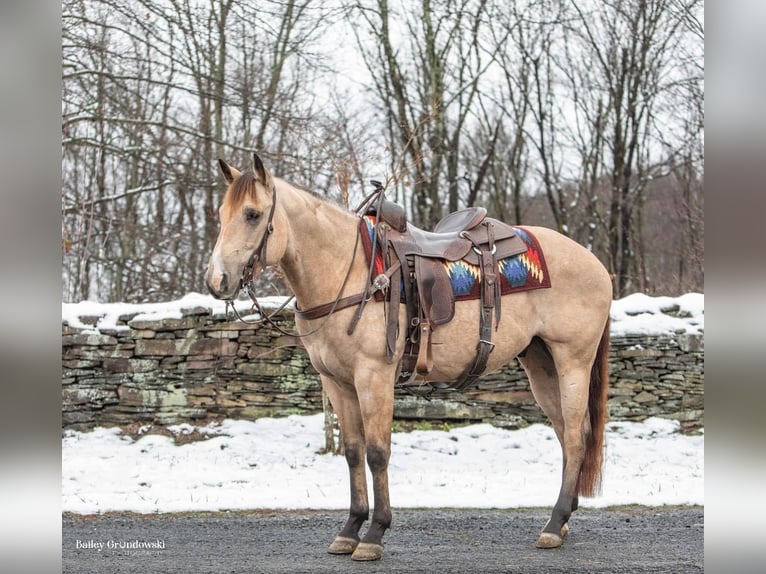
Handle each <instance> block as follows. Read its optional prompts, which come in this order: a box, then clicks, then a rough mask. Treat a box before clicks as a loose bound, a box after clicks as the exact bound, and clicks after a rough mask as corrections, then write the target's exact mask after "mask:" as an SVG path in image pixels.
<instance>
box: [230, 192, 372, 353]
mask: <svg viewBox="0 0 766 574" xmlns="http://www.w3.org/2000/svg"><path fill="white" fill-rule="evenodd" d="M276 205H277V187H276V185H275V184H274V182H273V181H272V183H271V208H270V209H269V216H268V219H267V220H266V230H265V231H264V233H263V237H261V241H260V242H259V243H258V246H257V247H256V248H255V249H254V250H253V253H252V254H251V255H250V258H249V259H248V260H247V263H246V264H245V267H244V268H243V269H242V277H241V278H240V289H241V288H244V289H245V290H246V291H247V295H248V297H250V300H251V301H252V302H253V308H254V309H255V310H256V311H257V312H258V314H259V315H260V317H261V319H260V320H258V321H248V320H247V319H244V318H243V317H242V316H241V315H240V314H239V311H237V308H236V307H235V305H234V301H233V300H231V299H228V300H227V301H226V313H228V311H229V307H231V309H232V310H233V311H234V315H236V317H237V319H239V320H240V321H242V322H243V323H247V324H255V325H258V324H262V323H267V324H268V325H270V326H271V327H273V328H274V329H276V330H277V331H279V332H280V333H281V334H283V335H287V336H289V337H297V338H302V337H308V336H309V335H313V334H314V333H316V332H317V331H319V329H321V328H322V327H324V325H325V324H326V323H327V321H328V320H329V318H330V317H331V316H332V314H333V313H334V312H335V311H336V310H339V309H342V308H345V307H348V306H350V305H349V304H348V300H349V299H350V298H348V297H346V298H341V295H342V294H343V290H344V289H345V288H346V284H347V283H348V279H349V277H350V276H351V270H352V269H353V267H354V261H355V260H356V252H357V247H358V246H359V238H360V236H361V227H360V226H359V225H357V226H356V240H355V241H354V251H353V253H352V256H351V263H349V266H348V270H347V271H346V276H345V277H344V279H343V283H342V284H341V286H340V289H339V290H338V295H337V296H336V297H335V301H334V302H333V303H332V305H331V306H330V307H329V310H328V311H327V312H326V313H324V316H325V320H324V321H322V322H321V323H320V324H319V325H317V327H315V328H314V329H312V330H311V331H309V332H307V333H303V334H300V333H291V332H289V331H285V330H284V329H282V327H280V326H279V325H278V324H277V323H276V322H275V321H274V317H275V316H277V315H278V314H279V313H280V312H281V311H282V310H283V309H284V308H285V307H287V305H289V304H290V302H291V301H292V300H293V299H295V295H291V296H290V297H289V298H288V299H287V300H286V301H285V302H284V303H282V305H280V307H279V308H278V309H277V310H276V311H274V312H273V313H271V314H270V315H269V314H267V313H266V312H265V311H264V309H263V307H262V305H261V304H260V303H259V301H258V298H257V297H256V295H255V284H254V282H253V268H254V267H255V264H256V263H260V264H261V265H262V267H264V268H265V267H266V265H265V261H266V247H267V245H268V241H269V238H270V237H271V234H272V233H274V212H275V209H276ZM352 297H354V298H355V297H356V296H352Z"/></svg>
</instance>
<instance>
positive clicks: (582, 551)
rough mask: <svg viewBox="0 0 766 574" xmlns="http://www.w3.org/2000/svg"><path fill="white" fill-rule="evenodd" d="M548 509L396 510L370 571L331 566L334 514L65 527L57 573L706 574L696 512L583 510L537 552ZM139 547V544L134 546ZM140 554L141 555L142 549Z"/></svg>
mask: <svg viewBox="0 0 766 574" xmlns="http://www.w3.org/2000/svg"><path fill="white" fill-rule="evenodd" d="M548 513H549V510H548V509H526V510H516V509H513V510H455V509H427V510H410V509H407V510H404V509H402V510H397V509H395V510H394V523H393V525H392V528H391V530H390V531H389V532H388V533H387V534H386V536H385V538H384V542H385V545H386V549H385V553H384V555H383V558H382V559H381V560H380V561H379V562H373V563H357V562H353V561H352V560H351V559H350V557H348V556H332V555H330V554H327V553H326V547H327V545H328V544H329V543H330V541H331V540H332V538H333V536H334V535H335V534H336V532H337V531H338V530H339V529H340V527H341V526H342V525H343V523H344V521H345V517H346V512H342V511H257V512H217V513H181V514H156V515H139V514H128V513H114V514H105V515H98V516H79V515H72V514H65V515H64V517H63V571H64V572H66V573H69V572H71V573H77V574H89V573H98V574H103V573H107V572H108V573H115V574H116V573H120V572H130V573H134V572H140V573H142V574H144V573H146V574H148V573H154V572H158V573H175V572H178V573H184V574H191V573H208V572H210V573H216V574H219V573H229V572H248V573H276V572H289V573H332V574H345V573H349V572H353V573H354V574H359V573H364V574H372V573H378V572H386V573H388V572H402V573H405V572H406V573H418V572H427V573H428V572H434V573H438V574H442V573H444V574H446V573H450V574H452V573H455V574H457V573H460V574H465V573H470V572H478V573H482V574H484V573H490V572H505V573H513V574H517V573H518V574H525V573H538V572H540V573H545V574H555V573H559V572H560V573H567V574H572V573H577V572H583V573H585V572H587V573H589V574H594V573H599V572H604V573H606V572H609V573H618V572H619V573H623V572H625V573H634V572H635V573H638V572H651V573H659V572H669V573H673V574H682V573H686V572H703V571H704V548H703V545H704V508H702V507H661V508H647V507H624V508H618V509H605V510H602V509H580V510H578V511H577V512H576V513H575V515H574V516H573V517H572V520H571V521H570V526H571V532H570V534H569V536H568V537H567V539H566V541H565V543H564V546H563V547H561V548H558V549H555V550H538V549H536V548H535V547H534V542H535V538H536V535H537V532H538V531H539V530H540V529H541V528H542V526H543V524H544V523H545V521H546V520H547V518H548ZM139 543H140V544H139ZM141 544H143V547H141Z"/></svg>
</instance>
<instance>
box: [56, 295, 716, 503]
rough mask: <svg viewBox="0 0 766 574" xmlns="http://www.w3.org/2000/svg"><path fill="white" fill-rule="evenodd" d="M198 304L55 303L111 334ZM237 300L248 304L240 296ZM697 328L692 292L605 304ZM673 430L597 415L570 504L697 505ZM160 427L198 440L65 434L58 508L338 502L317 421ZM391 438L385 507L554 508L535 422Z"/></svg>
mask: <svg viewBox="0 0 766 574" xmlns="http://www.w3.org/2000/svg"><path fill="white" fill-rule="evenodd" d="M198 305H203V306H209V307H210V308H211V309H212V310H213V312H215V313H222V312H223V304H222V303H219V302H217V301H215V300H214V299H212V298H209V297H207V296H203V295H196V294H192V295H189V296H187V297H185V298H183V299H182V300H179V301H176V302H171V303H156V304H146V305H125V304H108V305H104V304H98V303H90V302H84V303H77V304H64V305H63V308H62V313H63V319H64V320H66V321H67V322H68V323H69V324H70V325H72V326H76V325H78V323H80V319H79V318H80V317H82V316H86V315H88V316H94V315H97V316H100V317H101V319H100V321H99V322H98V324H97V326H96V328H106V327H112V328H113V327H114V325H115V324H116V321H117V317H119V315H121V314H124V313H135V312H140V313H142V318H149V317H153V318H160V317H167V316H180V313H181V309H182V308H186V307H192V306H198ZM219 307H220V308H219ZM242 308H243V310H246V309H247V308H249V305H247V304H246V303H245V302H242ZM80 324H81V323H80ZM83 326H84V325H83ZM90 328H91V329H92V327H90ZM703 329H704V297H703V295H701V294H688V295H684V296H682V297H677V298H670V297H647V296H645V295H631V296H629V297H626V298H624V299H621V300H619V301H615V302H614V304H613V307H612V333H613V334H627V333H641V334H648V333H663V332H674V333H684V332H685V333H701V332H702V331H703ZM678 429H679V425H678V423H675V422H672V421H667V420H663V419H657V418H652V419H647V420H646V421H644V422H642V423H629V422H612V423H609V425H608V428H607V437H606V458H605V465H604V479H603V489H602V494H601V496H599V497H596V498H591V499H584V500H582V501H581V504H582V505H583V506H591V507H593V506H608V505H616V504H644V505H663V504H704V480H703V475H704V433H702V434H699V435H694V436H687V435H682V434H680V433H679V432H678ZM169 430H170V431H171V432H172V433H174V434H175V435H183V434H188V433H191V432H193V431H196V433H195V434H201V435H202V436H203V438H204V440H197V441H193V442H186V443H185V444H180V445H179V444H176V441H174V440H173V438H171V437H169V436H163V435H157V434H146V435H144V436H140V437H139V438H138V439H137V440H134V439H132V438H130V437H128V436H125V435H124V434H123V433H122V432H121V431H120V429H117V428H109V429H105V428H97V429H95V430H93V431H90V432H76V431H65V432H64V438H63V441H62V502H63V510H64V511H70V512H77V513H84V514H89V513H98V512H106V511H111V510H129V511H135V512H143V513H151V512H175V511H187V510H221V509H254V508H322V509H336V508H347V507H348V502H349V501H348V492H349V488H348V472H347V470H346V463H345V460H344V459H343V457H337V456H332V455H321V454H318V451H319V450H320V449H321V447H322V446H323V441H324V434H323V431H322V415H315V416H291V417H287V418H281V419H259V420H257V421H254V422H248V421H235V420H225V421H223V422H222V423H220V424H214V425H209V426H205V427H191V426H189V425H177V426H173V427H169ZM179 442H185V441H179ZM392 442H393V447H392V455H391V463H390V489H391V503H392V505H393V506H394V507H399V508H401V507H445V506H447V507H472V508H490V507H500V508H506V507H527V506H550V505H552V504H553V503H554V502H555V498H556V495H557V493H558V489H559V486H560V484H559V481H560V473H561V468H560V467H561V455H560V449H559V446H558V443H557V441H556V438H555V435H554V433H553V431H552V429H550V428H549V427H547V426H545V425H540V424H536V425H532V426H530V427H528V428H525V429H521V430H515V431H509V430H503V429H498V428H495V427H492V426H491V425H487V424H478V425H470V426H465V427H460V428H455V429H452V430H450V431H435V430H429V431H413V432H410V433H394V434H393V438H392ZM368 478H369V477H368Z"/></svg>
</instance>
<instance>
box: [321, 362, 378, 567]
mask: <svg viewBox="0 0 766 574" xmlns="http://www.w3.org/2000/svg"><path fill="white" fill-rule="evenodd" d="M321 379H322V385H323V387H324V389H325V391H326V392H327V395H328V396H329V398H330V402H331V403H332V406H333V409H335V412H336V414H337V415H338V422H339V423H340V430H341V436H342V439H343V449H344V451H345V455H346V462H347V463H348V472H349V478H350V480H349V482H350V486H351V507H350V510H349V514H348V520H346V524H345V526H343V529H342V530H341V531H340V533H339V534H338V535H337V536H336V537H335V540H333V541H332V544H330V547H329V548H328V549H327V551H328V552H329V553H330V554H351V553H352V552H354V550H355V549H356V547H357V545H358V544H359V529H360V528H361V527H362V524H363V523H364V521H365V520H367V517H368V516H369V513H370V507H369V501H368V500H367V476H366V474H365V468H364V461H365V447H364V430H363V426H362V415H361V411H360V410H359V399H358V397H357V395H356V390H355V389H354V387H352V386H351V385H343V384H341V383H337V382H335V381H334V380H332V379H330V378H328V377H325V376H322V377H321Z"/></svg>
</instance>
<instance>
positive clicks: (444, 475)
mask: <svg viewBox="0 0 766 574" xmlns="http://www.w3.org/2000/svg"><path fill="white" fill-rule="evenodd" d="M322 422H323V415H321V414H319V415H312V416H298V415H293V416H290V417H286V418H280V419H272V418H263V419H259V420H256V421H254V422H249V421H235V420H225V421H223V422H221V423H219V424H212V425H208V426H204V427H199V428H194V427H192V426H191V425H188V424H184V425H176V426H173V427H169V428H170V430H171V431H172V432H173V433H174V434H175V435H180V434H188V433H190V432H192V431H194V430H196V431H197V432H198V433H201V434H202V435H203V437H204V438H203V439H202V440H197V441H194V442H188V443H186V444H181V445H177V444H176V443H175V442H174V440H173V438H171V437H169V436H163V435H156V434H147V435H145V436H141V437H139V438H138V439H137V440H133V439H132V438H130V437H128V436H125V435H123V433H122V431H121V430H120V429H118V428H103V427H99V428H96V429H94V430H93V431H90V432H78V431H65V433H64V438H63V443H62V502H63V510H64V511H68V512H74V513H80V514H95V513H101V512H107V511H133V512H139V513H155V512H180V511H205V510H208V511H215V510H227V509H228V510H236V509H258V508H261V509H263V508H266V509H297V508H300V509H345V508H348V504H349V499H348V496H349V495H348V493H349V485H348V471H347V467H346V462H345V459H344V457H342V456H333V455H324V454H318V451H319V450H320V449H321V447H322V446H323V441H324V434H323V430H322ZM678 428H679V425H678V423H677V422H674V421H668V420H664V419H659V418H651V419H647V420H646V421H644V422H641V423H632V422H613V423H609V425H608V428H607V436H606V457H605V465H604V479H603V489H602V494H601V495H600V496H599V497H595V498H588V499H583V500H581V505H582V506H586V507H603V506H611V505H621V504H641V505H651V506H657V505H665V504H699V505H702V504H704V485H703V473H704V455H703V450H704V434H700V435H682V434H680V433H679V432H678ZM560 466H561V456H560V449H559V446H558V442H557V441H556V438H555V435H554V433H553V430H552V429H551V428H549V427H548V426H545V425H542V424H534V425H531V426H529V427H527V428H524V429H521V430H503V429H499V428H495V427H493V426H491V425H488V424H475V425H470V426H465V427H459V428H454V429H452V430H449V431H436V430H428V431H412V432H409V433H404V432H396V433H393V435H392V454H391V462H390V467H389V475H390V492H391V503H392V505H393V506H394V507H395V508H406V507H417V508H430V507H455V508H513V507H530V506H532V507H534V506H551V505H553V503H554V502H555V498H556V495H557V493H558V489H559V486H560V485H559V479H560V476H561V469H560ZM369 481H371V477H370V476H369V471H368V482H369ZM369 484H370V485H371V482H369Z"/></svg>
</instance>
